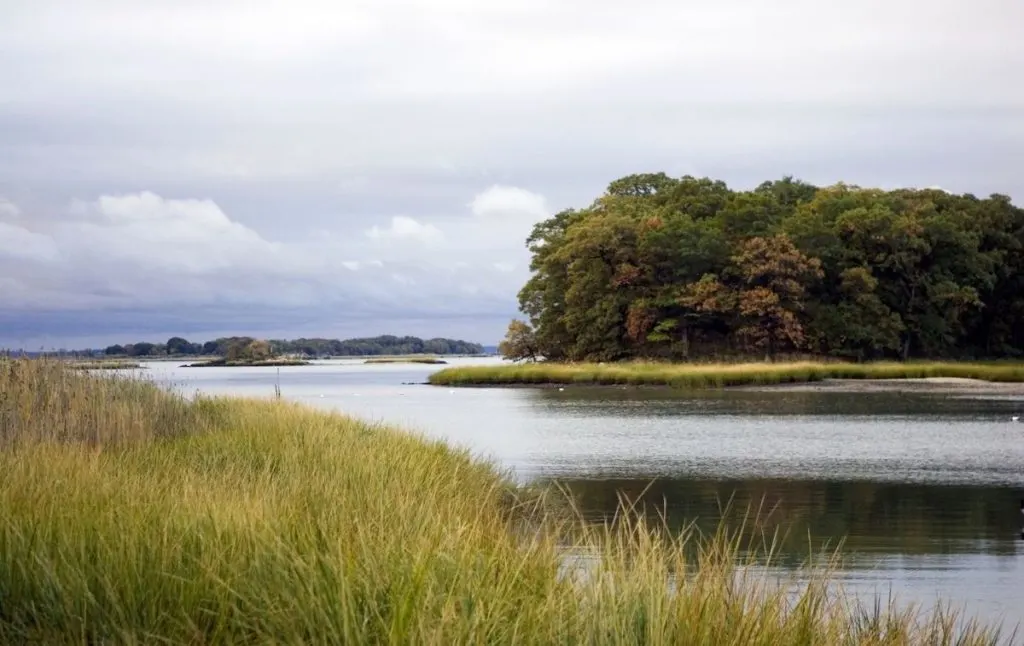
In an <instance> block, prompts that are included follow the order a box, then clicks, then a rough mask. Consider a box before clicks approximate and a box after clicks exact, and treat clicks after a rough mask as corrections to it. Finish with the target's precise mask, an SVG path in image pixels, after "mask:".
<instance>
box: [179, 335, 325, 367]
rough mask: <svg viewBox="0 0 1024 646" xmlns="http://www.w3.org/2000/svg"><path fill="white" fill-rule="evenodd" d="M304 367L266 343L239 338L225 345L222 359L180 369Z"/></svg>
mask: <svg viewBox="0 0 1024 646" xmlns="http://www.w3.org/2000/svg"><path fill="white" fill-rule="evenodd" d="M305 365H309V361H306V360H304V359H299V358H296V357H289V356H281V355H278V354H277V353H276V352H275V351H274V348H273V346H271V344H270V343H269V342H268V341H265V340H262V339H252V338H249V337H241V338H238V339H234V340H233V341H232V342H231V343H229V344H228V345H227V347H226V348H225V351H224V356H223V357H220V358H217V359H210V360H208V361H202V362H199V363H189V364H185V365H183V366H182V368H225V367H232V368H233V367H258V368H272V367H282V366H305Z"/></svg>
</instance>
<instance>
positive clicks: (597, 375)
mask: <svg viewBox="0 0 1024 646" xmlns="http://www.w3.org/2000/svg"><path fill="white" fill-rule="evenodd" d="M926 377H960V378H968V379H981V380H985V381H994V382H1024V364H1005V363H944V362H919V363H896V362H879V363H825V362H812V361H803V362H792V363H721V364H690V363H676V364H671V363H668V364H667V363H642V362H634V363H608V364H594V363H578V364H567V363H554V362H541V363H518V364H502V365H490V366H454V367H451V368H445V369H443V370H440V371H438V372H436V373H434V374H432V375H430V377H429V382H430V383H431V384H435V385H445V386H468V385H513V384H601V385H636V386H641V385H648V386H672V387H675V388H721V387H726V386H746V385H767V384H783V383H804V382H813V381H821V380H824V379H921V378H926Z"/></svg>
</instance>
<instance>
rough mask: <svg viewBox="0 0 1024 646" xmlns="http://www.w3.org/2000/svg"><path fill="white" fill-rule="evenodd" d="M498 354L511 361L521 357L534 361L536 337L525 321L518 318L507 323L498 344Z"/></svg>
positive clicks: (536, 351)
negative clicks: (502, 338)
mask: <svg viewBox="0 0 1024 646" xmlns="http://www.w3.org/2000/svg"><path fill="white" fill-rule="evenodd" d="M498 354H500V355H501V356H503V357H505V358H506V359H511V360H513V361H520V360H522V359H528V360H530V361H536V360H537V355H538V347H537V337H536V335H534V333H533V330H532V329H531V328H530V326H529V325H528V324H527V323H525V322H523V321H520V320H518V319H516V320H513V321H512V322H511V323H509V324H508V332H507V333H506V334H505V339H504V340H503V341H502V342H501V343H499V344H498Z"/></svg>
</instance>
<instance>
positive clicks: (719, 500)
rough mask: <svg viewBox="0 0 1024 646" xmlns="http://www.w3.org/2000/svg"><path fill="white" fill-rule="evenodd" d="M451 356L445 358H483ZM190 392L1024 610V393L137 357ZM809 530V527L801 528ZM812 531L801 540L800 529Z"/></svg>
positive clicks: (923, 592)
mask: <svg viewBox="0 0 1024 646" xmlns="http://www.w3.org/2000/svg"><path fill="white" fill-rule="evenodd" d="M493 361H494V360H493V359H457V360H452V363H459V364H467V363H469V364H472V363H486V362H493ZM147 365H148V367H149V371H148V372H149V373H150V374H151V375H152V376H153V377H154V378H157V379H159V380H161V381H169V382H171V383H173V384H174V385H175V386H177V387H180V388H182V389H184V390H185V391H187V392H189V391H195V390H199V391H201V392H206V393H219V394H233V395H243V396H257V397H269V396H272V395H273V392H274V385H275V383H277V381H278V379H280V385H281V390H282V394H283V396H284V397H287V398H289V399H293V400H297V401H301V402H304V403H307V404H311V405H314V406H319V407H324V408H329V409H340V410H342V411H344V412H347V413H351V414H354V415H357V416H359V417H363V418H366V419H370V420H376V421H385V422H391V423H397V424H401V425H403V426H405V427H406V428H409V429H411V430H414V431H418V432H422V433H424V434H426V435H429V436H432V437H440V438H444V439H446V440H448V441H449V442H452V443H455V444H458V445H461V446H466V447H469V448H470V449H471V450H472V451H473V452H474V453H476V454H477V455H479V456H481V457H484V458H488V459H492V460H495V461H497V462H498V463H499V464H500V465H502V466H503V467H505V468H507V469H509V470H510V472H511V473H512V474H513V475H514V476H515V477H516V478H518V479H520V480H522V481H530V480H544V481H547V480H557V481H559V482H561V483H563V484H564V485H566V486H567V488H568V490H569V491H570V492H571V493H572V494H573V495H574V496H575V498H576V499H577V502H578V504H579V505H580V506H581V508H582V509H583V510H584V511H585V512H586V513H587V514H588V515H590V516H592V517H600V516H601V515H603V514H607V513H609V512H611V511H614V509H615V506H616V505H617V503H618V500H619V498H618V496H619V495H620V494H622V495H626V496H627V497H629V498H630V499H638V500H642V501H643V502H645V503H650V504H651V505H652V506H657V507H659V508H661V509H663V510H664V511H665V512H667V517H668V520H669V522H670V523H672V524H673V525H677V526H683V525H684V524H686V523H689V522H696V523H697V524H698V525H701V526H706V527H711V526H713V525H714V524H715V523H717V522H718V519H719V518H720V516H721V510H722V508H723V505H724V504H725V503H727V502H731V505H732V507H731V508H732V509H733V510H735V511H736V512H737V513H739V512H746V511H747V510H748V507H749V508H752V509H754V510H755V511H756V510H757V509H758V508H760V513H759V521H758V522H759V527H760V528H762V529H764V530H765V531H767V532H772V531H775V530H776V529H778V530H779V531H784V530H788V531H789V534H788V536H786V537H784V540H783V541H782V547H783V554H782V556H783V557H785V561H788V562H791V563H798V562H800V561H801V560H803V559H805V558H806V556H807V554H808V550H809V548H810V547H811V546H814V547H821V546H822V545H831V546H834V545H836V544H837V542H838V541H839V540H841V539H845V543H844V553H845V554H846V559H845V561H844V563H843V571H842V578H843V580H844V581H845V582H846V583H847V585H848V586H849V587H850V588H851V589H853V590H855V591H856V592H858V593H864V594H875V593H878V594H881V595H882V597H883V601H884V600H885V599H886V598H888V596H889V595H890V594H894V595H896V596H897V597H898V598H899V599H901V600H905V601H911V602H918V603H923V604H927V605H931V604H933V603H934V602H935V601H937V600H938V599H947V600H950V601H951V602H952V603H953V604H954V605H956V606H958V607H962V608H965V609H966V610H968V611H969V612H971V613H973V614H975V615H977V616H980V617H982V618H985V619H988V620H990V621H996V622H1004V623H1006V624H1008V625H1009V626H1010V627H1011V628H1012V627H1013V626H1014V625H1015V624H1016V623H1017V622H1018V621H1021V620H1022V619H1024V591H1022V586H1024V551H1022V547H1024V541H1022V538H1021V536H1022V535H1021V531H1022V521H1024V516H1022V514H1021V510H1020V502H1021V499H1024V423H1013V422H1011V421H1010V418H1011V416H1012V415H1014V414H1020V412H1021V411H1022V410H1024V397H1015V396H1005V395H1004V396H990V397H985V396H972V397H966V396H950V395H940V394H929V393H921V392H917V393H891V392H868V393H840V392H797V391H794V390H786V389H777V390H770V391H741V390H730V391H724V392H723V391H709V392H702V393H686V394H684V393H679V392H674V391H670V390H666V389H645V390H637V389H630V388H586V387H569V388H565V389H564V390H559V389H557V388H459V389H450V388H444V387H433V386H426V385H422V383H423V382H424V381H426V378H427V376H428V375H429V374H430V373H431V372H433V371H435V370H437V369H439V366H426V365H402V364H392V365H372V366H368V365H364V364H362V362H360V361H331V362H322V363H320V364H317V365H312V366H304V367H289V368H282V369H281V370H280V376H279V377H278V373H277V371H275V370H274V369H267V368H212V369H181V368H178V367H177V364H171V363H162V362H161V363H152V364H147ZM808 536H810V539H808ZM809 540H810V543H809V542H808V541H809Z"/></svg>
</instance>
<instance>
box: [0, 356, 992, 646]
mask: <svg viewBox="0 0 1024 646" xmlns="http://www.w3.org/2000/svg"><path fill="white" fill-rule="evenodd" d="M0 393H2V394H3V398H2V399H0V414H2V416H3V417H2V419H3V426H2V427H0V428H2V429H3V438H4V445H3V449H2V450H0V474H2V476H0V643H23V642H26V641H35V642H42V643H53V644H62V643H67V644H70V643H77V644H84V643H194V644H229V643H232V644H233V643H403V644H406V643H407V644H482V643H488V644H499V643H509V644H511V643H529V644H534V643H559V644H723V643H729V644H773V645H774V644H954V643H956V644H965V645H971V644H988V643H998V641H997V637H998V635H997V634H996V633H995V632H994V631H991V630H988V629H984V628H982V627H980V626H978V625H973V624H964V623H963V622H962V621H960V619H961V618H959V617H958V616H957V615H956V613H953V612H949V611H945V610H940V611H939V612H937V613H919V612H917V611H916V610H914V609H910V610H903V609H899V608H897V607H895V606H892V607H890V606H888V605H887V606H878V607H872V606H860V605H856V604H854V603H853V602H852V601H851V600H850V599H847V598H845V597H844V596H843V595H842V593H841V591H839V592H837V591H836V590H835V588H834V586H831V585H830V583H829V582H830V572H831V568H830V566H829V564H828V562H826V563H825V565H824V566H816V567H814V568H811V569H808V570H806V571H803V572H799V573H796V574H794V576H793V578H782V579H779V578H778V577H777V576H776V575H773V574H770V573H768V572H767V571H766V570H765V569H764V568H763V567H762V568H760V569H758V568H757V567H749V566H751V565H761V566H763V565H765V564H768V565H770V564H771V562H772V558H773V556H772V548H771V545H772V543H773V540H772V539H771V537H767V538H766V541H765V545H766V546H767V547H766V548H765V549H764V550H763V551H762V552H761V553H760V554H759V555H758V556H757V557H756V558H755V557H753V556H750V555H749V554H748V555H747V556H741V547H743V549H744V550H746V548H747V547H748V543H749V541H746V542H743V543H742V545H741V542H740V539H739V538H738V537H740V536H745V535H747V534H748V533H745V531H744V530H743V529H742V528H741V529H740V530H737V531H732V530H729V529H728V528H726V527H722V528H721V529H720V530H719V531H718V532H717V533H714V534H712V535H701V534H700V533H698V532H696V531H695V530H693V529H692V528H688V529H686V530H684V531H683V532H681V533H680V532H675V533H672V532H669V531H667V530H666V529H665V527H664V525H660V524H659V523H657V522H656V521H651V520H650V517H649V516H647V515H646V514H645V513H640V510H638V509H637V508H636V507H635V506H632V505H630V504H629V503H628V501H624V503H623V505H622V513H621V515H620V516H619V517H617V518H614V519H611V520H609V521H608V522H606V523H587V522H583V521H581V520H580V519H579V518H578V515H576V514H574V513H572V512H571V509H572V507H571V504H570V502H571V501H568V500H566V499H565V498H564V497H562V496H561V495H560V492H559V491H558V490H557V489H546V490H544V491H531V490H528V489H523V488H519V487H516V486H514V485H513V484H512V483H511V480H510V479H509V478H508V477H507V474H503V473H501V472H499V471H497V470H496V469H495V468H494V467H493V466H492V465H490V464H487V463H484V462H480V461H476V460H474V459H473V458H472V457H471V456H470V455H469V454H468V453H467V452H464V451H461V450H456V449H453V448H451V447H448V446H446V445H445V444H443V443H440V442H436V441H428V440H426V439H424V438H421V437H418V436H416V435H413V434H409V433H404V432H400V431H398V430H394V429H391V428H387V427H381V426H374V425H369V424H366V423H363V422H360V421H357V420H353V419H350V418H347V417H343V416H340V415H331V414H325V413H320V412H313V411H311V410H307V409H305V408H302V407H299V406H297V405H294V404H289V403H287V402H282V401H275V400H272V399H270V398H269V397H268V399H267V400H266V401H253V400H247V401H243V400H234V399H222V398H203V397H197V398H195V399H187V398H184V397H181V396H177V395H173V394H170V393H167V392H164V391H162V390H160V389H158V388H157V387H155V386H153V385H151V384H149V383H146V382H145V381H142V380H139V379H130V378H125V377H121V376H111V375H99V376H97V375H90V374H83V373H80V372H72V371H69V370H67V369H66V367H65V366H60V365H54V364H49V363H45V362H38V361H36V362H33V361H14V362H9V363H6V364H3V365H2V366H0ZM744 553H746V552H744Z"/></svg>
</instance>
